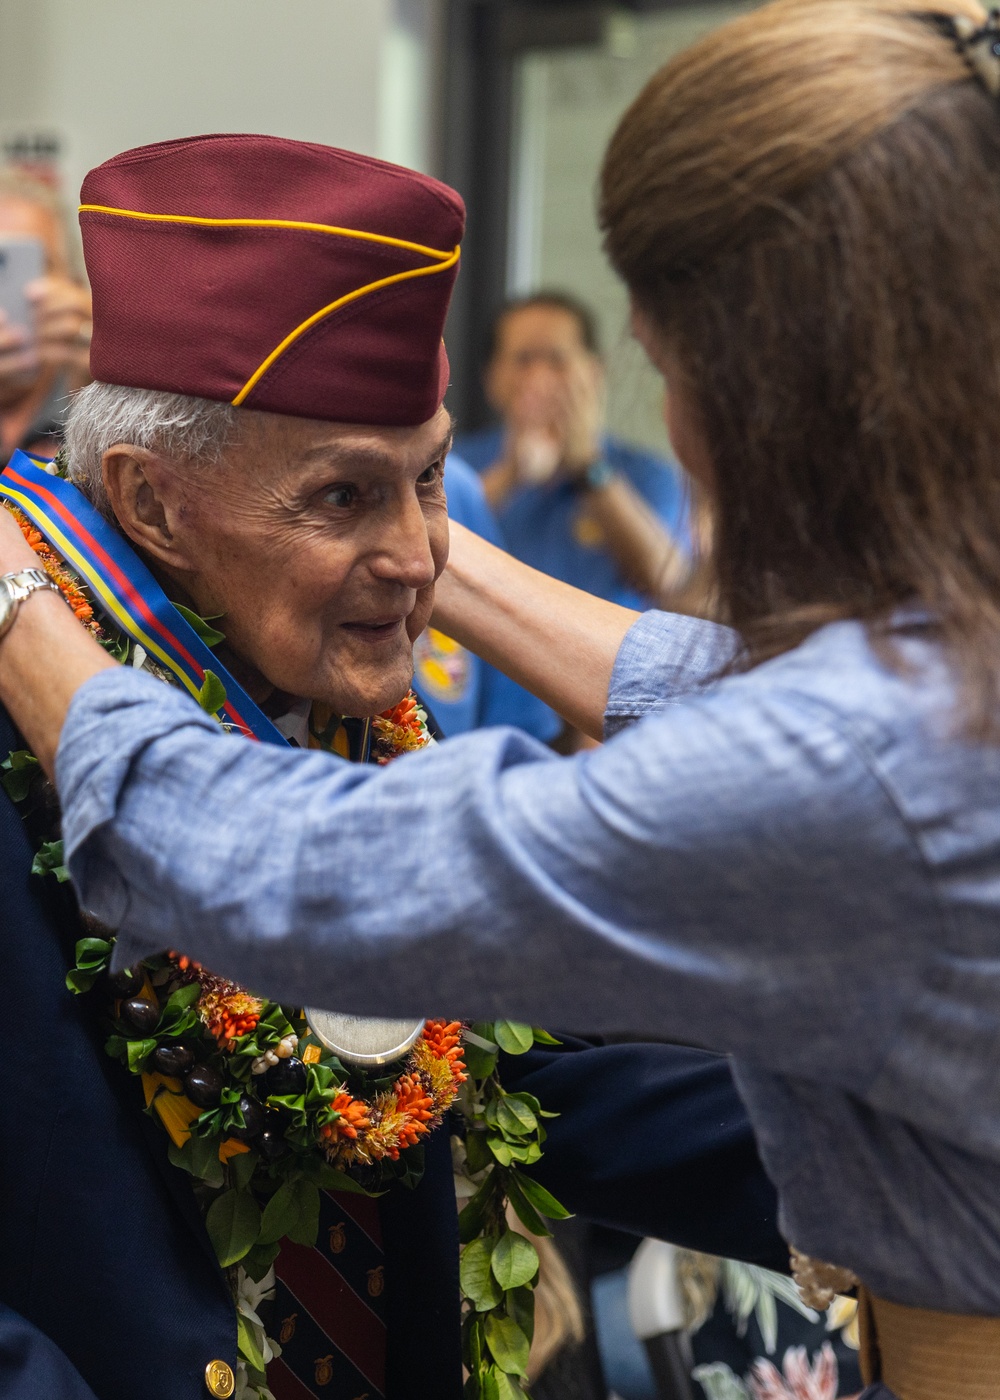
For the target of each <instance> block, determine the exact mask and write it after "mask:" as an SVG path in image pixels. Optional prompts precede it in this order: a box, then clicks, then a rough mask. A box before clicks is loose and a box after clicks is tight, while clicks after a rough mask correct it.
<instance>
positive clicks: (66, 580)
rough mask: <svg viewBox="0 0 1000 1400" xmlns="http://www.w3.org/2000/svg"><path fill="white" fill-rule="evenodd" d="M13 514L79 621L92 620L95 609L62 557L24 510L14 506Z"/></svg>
mask: <svg viewBox="0 0 1000 1400" xmlns="http://www.w3.org/2000/svg"><path fill="white" fill-rule="evenodd" d="M11 514H12V515H13V517H14V519H15V520H16V521H17V523H18V525H19V526H20V528H21V534H22V535H23V536H24V538H25V539H26V540H27V542H28V544H29V545H30V546H31V548H32V549H33V550H34V551H35V553H36V554H37V555H38V559H39V562H40V563H41V564H42V566H43V567H44V569H45V572H46V573H47V574H48V576H49V578H50V579H51V580H52V582H53V583H54V584H55V585H56V587H57V588H58V589H59V592H60V593H61V594H62V595H63V597H64V598H65V599H66V601H67V603H68V604H69V605H70V607H71V608H72V609H73V612H74V614H75V616H76V618H77V619H78V621H80V622H83V623H89V622H91V621H92V619H93V616H94V609H93V608H92V607H91V606H90V604H89V603H88V602H87V599H86V597H85V596H84V593H83V591H82V589H81V588H80V586H79V584H78V582H77V580H76V579H75V578H74V576H73V575H72V574H71V573H70V571H69V570H68V569H67V567H66V565H65V564H64V563H63V561H62V559H60V557H59V555H58V554H57V553H56V552H55V550H54V549H53V548H52V546H51V545H50V544H49V543H48V541H47V540H46V539H45V538H44V537H43V536H42V534H41V533H40V532H39V531H38V530H36V529H35V527H34V525H32V523H31V521H30V520H29V519H28V517H27V516H26V515H25V514H24V513H23V512H22V511H20V510H17V509H16V508H12V509H11ZM89 630H90V631H95V630H97V631H99V630H100V629H99V627H98V626H97V624H96V623H94V625H93V627H91V628H90V629H89Z"/></svg>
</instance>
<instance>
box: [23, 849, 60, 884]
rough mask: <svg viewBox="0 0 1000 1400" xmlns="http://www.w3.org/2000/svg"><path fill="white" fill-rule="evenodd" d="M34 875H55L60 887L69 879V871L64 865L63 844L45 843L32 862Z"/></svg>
mask: <svg viewBox="0 0 1000 1400" xmlns="http://www.w3.org/2000/svg"><path fill="white" fill-rule="evenodd" d="M31 873H32V875H54V876H55V877H56V879H57V880H58V881H59V883H60V885H62V884H64V883H65V881H67V880H68V879H69V871H68V870H67V869H66V867H65V865H63V843H62V842H61V841H45V842H43V844H42V845H41V846H39V848H38V850H37V851H36V852H35V859H34V860H33V861H32V862H31Z"/></svg>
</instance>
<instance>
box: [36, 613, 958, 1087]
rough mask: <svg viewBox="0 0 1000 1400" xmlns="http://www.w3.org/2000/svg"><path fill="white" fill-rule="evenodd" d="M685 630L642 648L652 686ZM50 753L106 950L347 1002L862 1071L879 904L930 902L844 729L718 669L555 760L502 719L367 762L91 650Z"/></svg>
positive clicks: (892, 911)
mask: <svg viewBox="0 0 1000 1400" xmlns="http://www.w3.org/2000/svg"><path fill="white" fill-rule="evenodd" d="M642 625H643V624H641V623H640V624H637V628H641V627H642ZM647 625H648V624H647ZM660 625H661V626H662V624H660ZM634 632H635V629H634ZM696 633H697V628H694V629H692V630H691V631H690V633H689V634H688V635H687V638H686V640H685V641H684V643H683V647H682V646H681V645H680V643H679V644H678V648H676V649H674V650H673V651H671V648H670V647H666V648H665V649H664V656H665V658H666V662H667V664H668V665H669V666H671V667H673V671H672V676H673V680H672V681H671V682H670V685H668V686H665V687H664V689H665V690H667V691H669V690H670V688H671V686H673V688H674V689H676V690H679V689H680V688H681V686H682V685H683V684H684V683H685V682H684V676H683V674H682V672H683V670H684V668H683V666H682V664H681V659H680V658H681V657H682V655H683V654H684V648H685V647H686V648H687V649H688V651H690V649H691V646H692V645H693V643H694V641H695V640H696ZM702 635H703V636H706V635H707V634H702ZM661 640H662V638H661ZM722 640H723V639H721V638H718V637H717V638H716V641H717V642H718V641H722ZM696 650H697V649H696ZM698 654H699V655H700V654H701V653H700V652H699V653H698ZM713 654H714V656H715V660H717V659H718V652H717V651H716V652H715V653H713ZM703 659H704V658H703ZM715 660H713V662H712V665H714V664H715ZM626 663H628V655H627V654H626V656H625V657H624V658H623V665H622V667H621V668H620V669H621V675H622V677H624V678H625V679H624V680H623V683H622V685H621V687H620V688H613V690H612V695H611V699H610V701H609V710H611V711H613V710H614V707H615V706H616V705H620V704H623V703H624V704H626V705H638V704H639V703H640V701H641V702H642V703H645V700H644V698H643V696H644V695H645V698H647V699H652V698H654V696H655V681H654V679H653V676H652V672H653V671H654V670H655V667H652V666H650V667H648V668H647V671H648V674H647V675H646V679H645V681H641V677H640V675H639V670H640V669H641V668H639V667H637V666H632V665H631V664H626ZM697 669H698V668H693V670H697ZM710 669H711V668H708V669H707V670H706V668H705V667H702V668H701V669H700V670H698V674H699V675H700V676H704V675H705V674H708V673H709V671H710ZM628 677H631V679H628ZM690 679H691V674H689V675H688V681H690ZM640 682H641V683H640ZM643 685H644V686H645V691H644V692H643V693H642V694H641V693H640V692H641V691H642V686H643ZM630 687H631V689H630ZM626 695H627V697H628V698H627V700H625V701H623V696H626ZM57 776H58V784H59V789H60V792H61V794H62V798H63V803H64V829H65V836H66V842H67V855H68V863H69V866H70V870H71V872H72V875H73V878H74V881H75V883H76V886H77V888H78V890H79V891H80V894H81V897H82V900H83V903H84V904H85V906H86V907H88V908H90V909H91V910H92V911H93V912H94V913H95V914H96V915H97V916H98V917H99V918H101V919H103V920H104V921H105V922H107V923H109V924H111V925H112V926H116V927H118V929H119V930H120V949H121V951H120V955H119V956H120V959H121V960H123V961H125V962H128V961H132V960H134V959H135V958H137V957H139V956H142V955H143V954H148V953H150V952H152V951H154V950H158V949H162V948H164V947H173V948H177V949H179V950H181V951H184V952H186V953H188V954H190V955H192V956H194V957H196V958H197V959H199V960H200V961H202V962H204V963H205V964H207V965H208V966H210V967H212V968H213V970H214V971H216V972H218V973H220V974H224V975H227V976H231V977H233V978H234V979H236V980H238V981H240V982H242V983H243V984H245V985H248V986H250V987H253V988H256V989H258V990H260V991H266V992H267V993H269V994H270V995H273V996H277V997H280V998H282V999H284V1000H288V1001H291V1002H295V1003H298V1004H306V1005H323V1006H327V1007H330V1008H334V1009H337V1008H339V1009H349V1010H351V1011H353V1012H356V1013H358V1014H362V1015H363V1014H381V1015H386V1014H388V1015H406V1016H411V1015H412V1016H419V1015H434V1014H439V1013H442V1014H443V1013H445V1012H447V1013H448V1014H449V1015H454V1016H460V1017H491V1016H499V1015H504V1016H510V1017H516V1018H520V1019H523V1020H527V1021H531V1022H532V1023H534V1024H544V1023H546V1022H548V1023H549V1024H558V1025H564V1026H570V1027H573V1026H576V1027H586V1028H589V1029H591V1030H595V1031H615V1030H621V1029H623V1028H628V1029H629V1030H631V1031H634V1032H646V1033H649V1034H653V1035H659V1036H670V1037H673V1038H676V1039H678V1040H684V1041H687V1042H689V1043H692V1044H707V1045H709V1046H711V1047H714V1048H721V1049H724V1050H727V1051H734V1052H740V1053H742V1054H744V1055H746V1056H748V1057H750V1058H751V1059H761V1058H762V1059H763V1060H764V1061H765V1062H766V1063H768V1064H769V1065H770V1066H771V1067H772V1068H774V1069H779V1070H782V1069H783V1070H785V1071H787V1072H795V1073H796V1074H800V1075H808V1076H810V1077H814V1078H816V1079H818V1080H821V1081H822V1080H823V1079H824V1078H827V1077H828V1076H831V1075H833V1076H834V1077H836V1078H837V1079H838V1081H839V1082H840V1083H844V1082H845V1077H846V1081H847V1083H848V1084H851V1085H855V1086H856V1087H857V1088H858V1090H859V1091H860V1089H861V1088H862V1087H863V1086H864V1085H865V1084H867V1083H868V1082H869V1081H870V1079H871V1076H872V1075H873V1074H874V1073H875V1072H876V1071H877V1069H878V1065H879V1063H880V1060H881V1057H882V1050H881V1048H880V1047H881V1045H882V1044H883V1043H884V1037H885V1036H886V1035H887V1034H889V1033H890V1030H891V1026H892V1022H893V1017H894V1016H895V1015H896V1014H897V1012H896V1008H897V1007H898V1005H899V1004H900V1002H901V1000H902V999H904V998H905V996H906V994H907V987H908V985H909V984H910V979H912V966H911V965H910V964H911V963H912V957H911V954H910V952H909V951H908V950H906V949H905V947H904V946H903V945H902V943H901V940H900V939H899V937H898V932H897V930H898V927H899V920H900V919H907V918H911V917H912V918H913V919H914V920H915V921H919V920H921V919H923V920H924V922H925V923H926V920H927V918H928V911H927V909H926V908H925V907H923V901H924V900H925V899H926V895H925V893H924V883H923V881H922V880H921V879H920V878H919V876H918V874H916V873H915V872H914V869H913V863H914V860H915V859H916V858H915V856H914V853H913V850H912V846H911V843H910V841H909V838H908V835H907V833H906V831H905V829H904V828H903V826H902V824H901V823H900V821H899V819H898V817H897V815H896V813H895V811H894V809H893V808H892V806H891V803H890V802H889V799H888V798H887V797H886V795H885V793H884V792H883V790H882V787H881V785H880V784H879V783H878V781H877V780H876V778H875V777H874V775H873V774H872V772H871V771H870V769H869V767H868V765H867V764H866V763H865V762H864V761H863V759H862V758H861V757H860V756H859V754H858V753H857V752H855V749H854V747H853V745H852V743H851V741H850V739H849V738H848V737H846V736H845V735H843V734H842V733H841V732H840V731H839V730H838V729H837V727H836V726H835V725H834V724H833V723H831V722H830V718H829V716H828V715H827V714H825V713H824V711H823V708H822V707H821V706H819V705H817V704H816V703H815V702H814V701H812V700H810V699H809V698H803V697H800V696H797V695H794V694H783V693H780V692H775V691H774V690H773V689H772V690H762V689H760V688H757V689H756V690H754V689H753V688H752V687H749V688H748V687H747V684H746V679H745V678H741V677H737V678H734V679H731V680H730V681H729V682H727V683H726V684H725V685H719V686H715V687H710V688H709V689H708V690H706V691H703V692H702V693H700V694H698V695H697V697H696V698H695V699H694V700H693V701H691V702H689V703H681V702H680V701H678V702H677V703H672V704H668V705H667V706H666V708H664V709H663V710H662V713H658V714H652V715H650V716H649V717H648V718H646V719H645V720H643V721H641V722H640V723H638V724H635V725H633V726H632V727H630V728H629V729H628V730H627V732H625V733H623V734H620V735H619V736H618V737H616V738H615V739H614V740H612V741H611V742H609V743H608V744H606V745H605V746H604V747H603V748H601V749H598V750H594V751H592V752H590V753H587V754H583V755H579V756H577V757H575V758H573V759H557V758H555V757H554V756H553V755H551V754H550V753H549V751H548V750H546V749H544V748H543V747H542V746H541V745H539V744H537V743H536V742H534V741H533V740H531V739H529V738H528V737H527V736H525V735H523V734H520V733H518V732H516V731H511V730H504V729H498V730H491V731H483V732H481V733H478V734H471V735H465V736H463V737H461V738H458V739H454V740H452V741H450V742H449V743H448V744H446V745H443V746H441V747H439V748H436V749H434V750H432V751H427V752H424V753H418V754H414V755H409V756H407V757H406V758H405V759H404V760H402V761H399V762H397V763H395V764H393V765H391V766H390V767H388V768H384V769H379V768H362V767H355V766H350V765H347V764H346V763H343V762H341V761H339V760H336V759H334V758H331V757H329V756H327V755H324V754H305V753H293V752H289V751H284V750H279V749H276V748H270V747H268V746H265V745H257V744H251V743H249V742H247V741H244V740H242V739H238V738H232V737H228V736H224V735H222V734H220V732H219V731H218V728H217V726H216V725H215V724H214V723H213V722H212V721H211V720H209V719H207V718H206V717H205V716H204V715H203V714H201V712H200V711H198V709H197V708H196V706H195V705H194V704H193V703H192V702H191V701H190V700H188V699H187V697H185V696H183V695H181V694H179V693H177V692H174V691H170V690H167V689H166V688H164V687H163V686H161V685H159V684H157V683H155V682H152V681H150V680H149V679H148V678H145V677H142V676H140V675H136V674H135V673H134V672H128V671H125V670H121V671H114V672H104V673H102V674H101V675H99V676H97V677H96V678H94V679H93V680H92V681H90V682H89V683H88V684H87V685H86V686H85V687H84V688H83V689H82V690H81V691H80V693H79V694H78V695H77V697H76V699H75V700H74V702H73V706H72V709H71V712H70V715H69V718H68V720H67V724H66V727H65V730H64V735H63V740H62V744H61V746H60V751H59V756H58V775H57ZM917 906H919V907H917ZM935 917H936V916H935ZM862 967H872V968H876V969H877V971H878V975H877V976H875V977H873V978H872V979H870V981H869V984H868V987H867V988H866V987H865V986H864V985H859V980H860V979H859V975H858V973H859V968H862ZM845 978H850V979H851V983H852V986H853V989H854V994H853V995H852V997H851V998H844V997H843V995H842V988H843V986H844V985H845Z"/></svg>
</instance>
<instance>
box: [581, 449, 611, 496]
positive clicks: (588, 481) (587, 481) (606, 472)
mask: <svg viewBox="0 0 1000 1400" xmlns="http://www.w3.org/2000/svg"><path fill="white" fill-rule="evenodd" d="M614 476H615V469H614V467H613V466H612V465H611V463H610V462H609V461H608V460H607V458H606V457H598V459H597V461H596V462H591V464H590V466H589V467H588V468H587V470H586V471H585V472H584V473H583V482H584V485H585V486H586V487H587V488H588V490H590V491H603V489H604V487H605V486H607V485H608V483H609V482H610V481H612V480H613V479H614Z"/></svg>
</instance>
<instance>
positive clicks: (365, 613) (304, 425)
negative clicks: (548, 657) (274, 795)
mask: <svg viewBox="0 0 1000 1400" xmlns="http://www.w3.org/2000/svg"><path fill="white" fill-rule="evenodd" d="M253 420H254V421H253V422H252V423H251V424H250V425H249V429H250V430H249V432H248V434H247V438H246V440H245V442H244V443H243V445H241V446H240V447H239V448H238V449H235V450H234V451H233V452H232V453H231V454H230V458H229V460H228V461H227V462H225V463H222V464H220V465H219V466H218V467H208V468H205V467H199V466H197V465H196V464H194V465H190V466H186V467H181V468H175V467H173V466H171V468H170V470H171V472H172V473H175V479H176V482H177V488H176V489H177V491H178V493H179V494H178V495H177V497H176V504H175V507H174V508H173V509H172V510H171V512H170V515H171V522H170V529H171V532H172V535H173V538H174V543H175V544H176V546H177V548H178V550H179V552H180V554H182V555H183V557H184V558H185V559H186V560H187V561H188V566H187V568H185V569H184V571H183V572H180V573H179V572H176V571H173V572H174V576H175V578H176V579H177V581H178V582H179V583H181V585H182V587H183V588H184V590H185V592H187V593H188V594H189V595H190V597H191V599H192V601H193V604H194V606H195V608H196V609H197V610H198V611H199V612H200V613H201V614H202V615H203V616H204V615H211V614H216V613H221V614H223V618H222V620H221V621H220V622H219V624H218V626H219V628H220V630H221V631H223V632H224V633H225V634H226V642H227V646H228V647H229V648H230V649H231V650H232V651H233V652H235V653H236V655H237V656H238V657H239V658H240V659H241V660H242V661H243V662H244V663H246V665H247V666H248V667H250V668H252V669H253V670H254V671H256V672H258V673H259V675H260V677H262V678H263V679H264V680H265V681H266V682H267V683H268V685H267V686H265V687H261V686H260V685H259V684H258V685H255V686H254V690H256V691H257V692H258V694H259V693H260V691H261V690H262V689H267V688H274V689H276V690H280V691H285V692H287V693H288V694H289V695H293V696H299V697H308V698H310V699H314V700H323V701H325V702H326V703H328V704H330V705H332V706H333V708H334V709H335V710H336V711H337V712H338V713H340V714H348V715H368V714H373V713H378V712H379V711H381V710H384V709H387V708H388V707H389V706H390V705H393V704H395V703H396V702H397V701H398V700H399V699H401V698H402V696H403V695H404V694H405V692H406V689H407V687H408V686H409V683H410V680H411V678H412V674H413V657H412V643H413V640H414V638H415V637H416V636H417V635H418V634H419V633H420V632H421V631H423V629H424V627H425V626H426V625H427V622H428V620H429V617H430V612H431V607H432V603H433V584H434V581H435V580H436V579H437V577H438V575H439V574H440V573H441V570H442V569H443V568H444V565H445V562H446V560H447V555H448V514H447V505H446V501H445V493H444V484H443V477H444V457H445V454H446V452H447V448H448V445H449V440H450V429H451V424H450V419H449V417H448V414H447V413H446V411H445V410H444V409H440V410H439V411H438V413H437V414H436V415H435V417H434V418H433V419H431V420H430V421H429V422H428V423H425V424H423V425H422V426H421V427H418V428H369V427H355V426H352V425H341V424H331V423H322V422H314V421H307V420H303V419H296V418H287V417H283V416H281V415H279V414H270V413H259V414H254V415H253ZM171 489H173V488H171ZM240 679H243V677H242V675H240Z"/></svg>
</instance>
